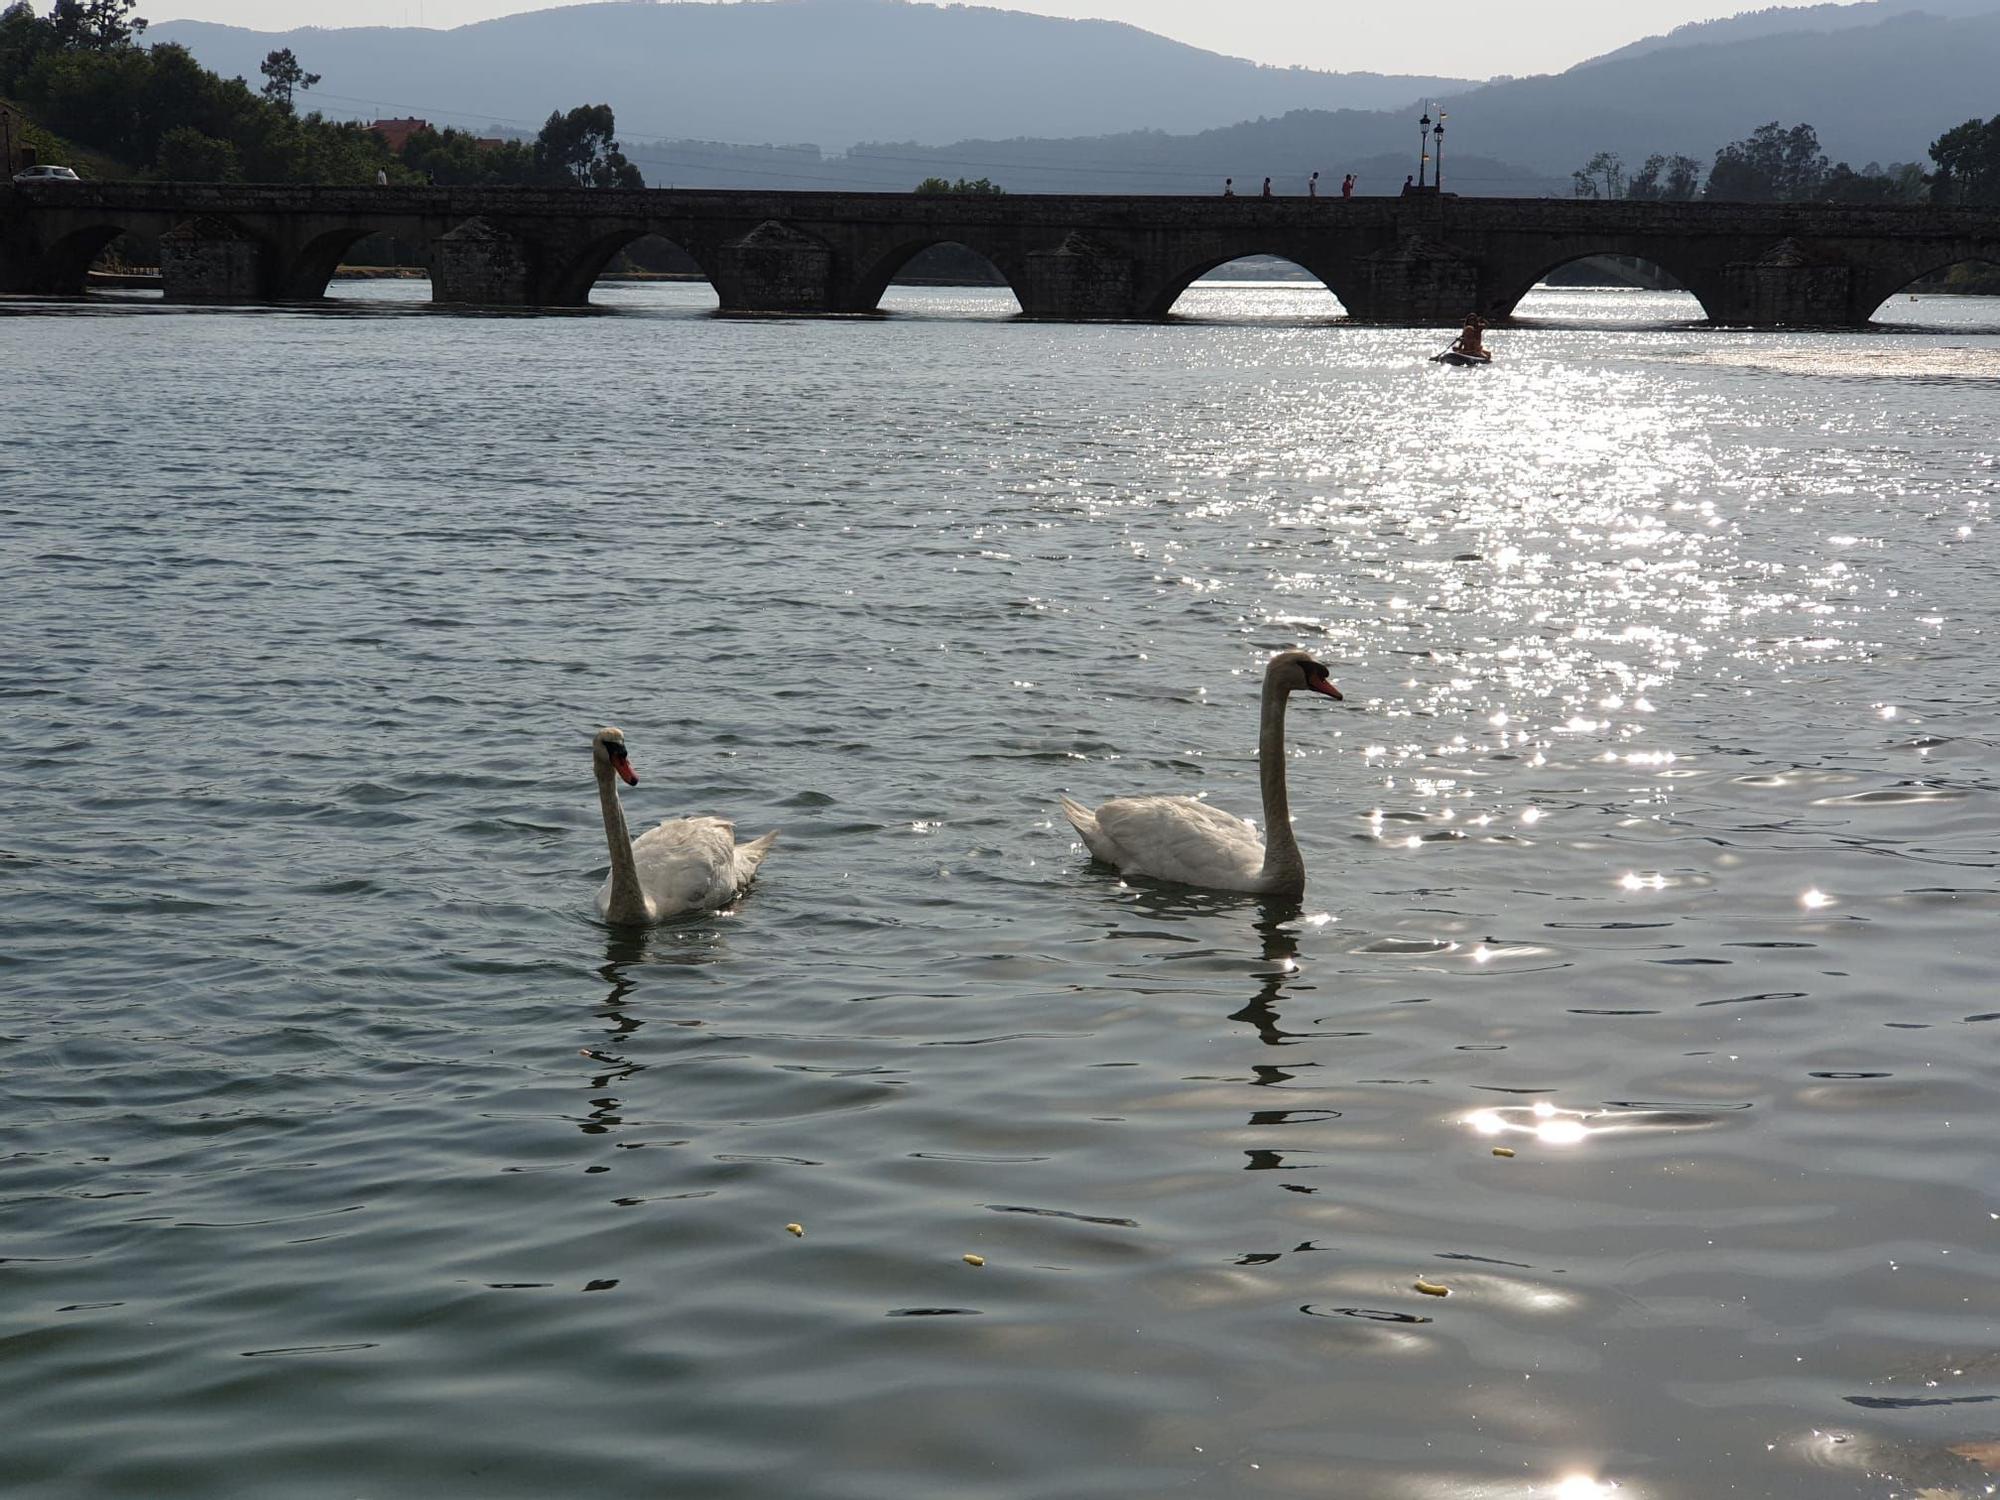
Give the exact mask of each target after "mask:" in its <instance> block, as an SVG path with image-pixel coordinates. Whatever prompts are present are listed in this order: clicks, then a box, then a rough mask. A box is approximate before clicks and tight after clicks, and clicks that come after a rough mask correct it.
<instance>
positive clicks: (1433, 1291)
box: [1417, 1276, 1451, 1297]
mask: <svg viewBox="0 0 2000 1500" xmlns="http://www.w3.org/2000/svg"><path fill="white" fill-rule="evenodd" d="M1417 1290H1418V1291H1420V1292H1422V1293H1423V1294H1424V1295H1425V1296H1426V1297H1449V1296H1450V1295H1451V1288H1450V1287H1448V1286H1446V1285H1445V1284H1444V1283H1443V1282H1441V1281H1426V1280H1424V1278H1423V1277H1421V1276H1419V1277H1418V1278H1417Z"/></svg>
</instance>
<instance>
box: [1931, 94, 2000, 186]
mask: <svg viewBox="0 0 2000 1500" xmlns="http://www.w3.org/2000/svg"><path fill="white" fill-rule="evenodd" d="M1931 160H1932V161H1934V162H1936V163H1937V171H1936V172H1934V173H1933V174H1931V179H1930V182H1931V202H1933V203H2000V115H1995V116H1994V117H1993V118H1992V119H1990V120H1988V121H1986V122H1985V123H1984V124H1981V123H1980V122H1979V121H1978V120H1967V121H1966V122H1965V123H1964V124H1963V125H1960V126H1957V127H1956V128H1954V129H1951V130H1947V131H1946V132H1945V133H1944V134H1943V135H1941V136H1939V137H1938V138H1937V139H1936V140H1934V141H1932V142H1931Z"/></svg>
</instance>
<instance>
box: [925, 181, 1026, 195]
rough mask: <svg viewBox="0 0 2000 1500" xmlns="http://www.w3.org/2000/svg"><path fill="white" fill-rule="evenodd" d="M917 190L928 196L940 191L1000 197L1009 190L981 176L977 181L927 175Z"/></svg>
mask: <svg viewBox="0 0 2000 1500" xmlns="http://www.w3.org/2000/svg"><path fill="white" fill-rule="evenodd" d="M917 191H918V192H919V193H921V194H923V195H924V196H926V197H930V196H933V195H936V194H939V193H954V194H962V195H964V196H966V197H969V198H998V197H1000V196H1002V195H1003V194H1004V193H1005V192H1006V191H1007V190H1006V189H1005V188H1003V187H1002V186H1000V184H999V183H997V182H989V181H988V180H987V179H986V178H984V177H981V178H979V179H978V180H977V181H972V180H968V179H967V178H964V177H961V178H959V179H958V181H956V182H953V181H951V180H950V179H949V178H945V177H926V178H925V179H924V180H923V181H922V182H920V183H918V184H917Z"/></svg>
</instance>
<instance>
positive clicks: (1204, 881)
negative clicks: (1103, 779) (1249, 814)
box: [1097, 797, 1264, 890]
mask: <svg viewBox="0 0 2000 1500" xmlns="http://www.w3.org/2000/svg"><path fill="white" fill-rule="evenodd" d="M1097 826H1098V828H1099V829H1100V830H1102V832H1103V834H1104V836H1105V838H1106V839H1107V840H1109V842H1110V843H1111V844H1112V845H1113V846H1114V847H1115V848H1116V850H1117V856H1116V857H1115V858H1114V860H1113V863H1115V864H1117V865H1118V866H1119V868H1121V869H1123V870H1126V871H1127V872H1129V873H1134V874H1141V875H1151V876H1154V877H1155V878H1156V879H1160V880H1174V881H1179V882H1180V883H1181V884H1183V885H1200V886H1210V887H1213V888H1215V889H1218V890H1232V889H1236V890H1241V889H1247V888H1248V886H1247V882H1250V881H1254V880H1255V878H1256V876H1257V874H1258V872H1259V871H1260V870H1262V869H1263V867H1264V841H1263V840H1262V839H1260V838H1259V837H1258V836H1257V830H1256V829H1254V828H1252V827H1251V826H1250V825H1249V824H1248V823H1246V822H1245V821H1244V820H1243V819H1241V818H1239V817H1236V816H1235V815H1234V814H1232V813H1226V812H1224V811H1222V809H1220V808H1218V807H1211V806H1209V805H1208V803H1206V802H1198V801H1196V800H1195V799H1194V798H1192V797H1118V798H1114V799H1113V800H1112V801H1110V802H1106V803H1105V804H1104V805H1103V806H1101V807H1099V808H1098V809H1097Z"/></svg>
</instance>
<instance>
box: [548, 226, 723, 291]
mask: <svg viewBox="0 0 2000 1500" xmlns="http://www.w3.org/2000/svg"><path fill="white" fill-rule="evenodd" d="M641 240H663V241H665V242H666V243H667V244H668V245H670V246H672V247H673V248H674V249H676V250H678V251H680V253H681V254H682V255H684V256H686V257H687V258H688V260H690V261H692V262H693V263H694V267H695V269H696V270H698V271H700V272H701V274H702V277H703V279H704V280H706V281H707V282H708V284H709V285H710V286H711V287H712V286H714V285H715V271H714V268H713V267H711V266H710V265H709V264H708V263H707V261H705V260H704V259H703V257H702V254H701V252H700V251H698V250H697V249H696V248H695V247H694V246H693V245H691V244H689V243H688V242H687V241H686V240H684V239H681V238H678V237H677V236H675V235H672V234H669V233H667V232H666V231H665V230H664V229H662V228H660V227H659V226H658V225H655V224H639V225H623V226H620V227H619V228H617V229H613V230H608V231H606V232H605V233H603V234H600V235H597V236H596V237H594V238H592V239H589V240H586V241H585V242H584V243H583V244H582V245H581V246H579V247H578V248H576V249H574V250H572V251H570V253H569V254H568V255H566V256H564V257H562V258H561V259H559V260H557V261H556V263H555V264H554V265H553V266H551V267H550V268H549V269H550V276H549V283H548V290H547V294H546V297H545V300H546V301H547V302H548V304H549V305H550V306H552V307H585V306H588V305H589V302H590V290H591V288H592V287H594V286H596V285H597V280H598V278H599V277H600V276H602V275H603V274H604V272H605V270H606V269H607V268H608V267H609V266H610V265H611V262H612V260H613V259H614V258H615V257H616V256H618V255H619V254H620V253H622V252H623V251H625V250H626V249H628V248H629V247H631V246H633V245H636V244H638V243H639V242H640V241H641Z"/></svg>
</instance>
